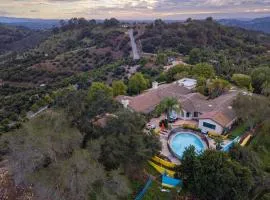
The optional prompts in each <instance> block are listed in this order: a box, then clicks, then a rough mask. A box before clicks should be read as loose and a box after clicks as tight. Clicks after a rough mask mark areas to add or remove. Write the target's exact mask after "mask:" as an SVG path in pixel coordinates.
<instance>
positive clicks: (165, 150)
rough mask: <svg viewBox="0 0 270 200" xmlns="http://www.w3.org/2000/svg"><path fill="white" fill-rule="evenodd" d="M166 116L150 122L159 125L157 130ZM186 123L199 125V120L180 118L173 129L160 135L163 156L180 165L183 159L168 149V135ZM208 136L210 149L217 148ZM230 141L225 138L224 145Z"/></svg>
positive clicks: (173, 124) (172, 125) (172, 124)
mask: <svg viewBox="0 0 270 200" xmlns="http://www.w3.org/2000/svg"><path fill="white" fill-rule="evenodd" d="M165 118H166V117H165V115H162V116H161V117H159V118H153V119H151V121H150V124H153V125H155V126H156V127H157V130H159V128H158V127H159V122H160V120H162V119H165ZM184 124H188V125H198V122H197V121H194V120H181V119H180V120H177V121H176V122H174V123H171V124H170V125H171V128H172V129H171V130H167V132H168V133H167V134H165V135H163V134H160V135H159V139H160V142H161V144H162V150H161V152H160V153H161V154H162V155H163V156H166V157H167V158H168V159H169V160H170V161H171V162H173V163H175V164H177V165H180V164H181V161H180V160H179V159H178V158H176V157H175V156H173V155H172V153H171V152H170V150H169V149H168V145H167V143H168V139H169V138H168V136H169V133H170V131H172V130H174V129H176V128H180V127H181V126H183V125H184ZM206 138H207V140H208V142H209V149H216V144H215V141H214V140H213V139H212V138H210V137H208V136H206ZM230 141H231V140H224V144H223V145H224V146H225V145H226V144H228V143H229V142H230Z"/></svg>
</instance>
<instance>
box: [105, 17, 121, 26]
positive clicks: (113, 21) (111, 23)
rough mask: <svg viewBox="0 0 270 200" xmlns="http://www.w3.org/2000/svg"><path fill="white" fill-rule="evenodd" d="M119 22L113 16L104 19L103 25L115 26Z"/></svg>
mask: <svg viewBox="0 0 270 200" xmlns="http://www.w3.org/2000/svg"><path fill="white" fill-rule="evenodd" d="M119 23H120V22H119V21H118V20H117V19H115V18H111V19H105V21H104V25H105V26H106V27H112V26H117V25H119Z"/></svg>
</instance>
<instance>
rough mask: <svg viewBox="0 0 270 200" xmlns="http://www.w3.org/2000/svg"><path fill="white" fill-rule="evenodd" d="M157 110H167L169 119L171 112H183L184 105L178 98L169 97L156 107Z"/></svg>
mask: <svg viewBox="0 0 270 200" xmlns="http://www.w3.org/2000/svg"><path fill="white" fill-rule="evenodd" d="M156 111H157V113H158V114H161V113H164V112H165V113H166V115H167V119H169V118H170V113H171V112H173V111H174V112H177V113H179V112H182V107H181V104H180V103H179V101H178V100H177V99H176V98H174V97H167V98H165V99H163V100H162V101H161V102H160V104H159V105H158V106H157V108H156Z"/></svg>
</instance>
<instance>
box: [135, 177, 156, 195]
mask: <svg viewBox="0 0 270 200" xmlns="http://www.w3.org/2000/svg"><path fill="white" fill-rule="evenodd" d="M152 182H153V180H152V178H151V177H149V178H148V180H147V182H146V184H145V186H144V188H143V189H142V190H141V191H140V193H139V194H138V195H137V197H136V198H135V200H141V199H142V198H143V196H144V194H145V192H146V191H147V190H148V188H149V187H150V186H151V184H152Z"/></svg>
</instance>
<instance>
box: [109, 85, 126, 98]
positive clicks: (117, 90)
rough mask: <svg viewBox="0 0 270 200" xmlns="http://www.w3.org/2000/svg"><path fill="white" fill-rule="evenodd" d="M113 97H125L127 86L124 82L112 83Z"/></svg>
mask: <svg viewBox="0 0 270 200" xmlns="http://www.w3.org/2000/svg"><path fill="white" fill-rule="evenodd" d="M112 89H113V96H115V97H116V96H118V95H124V94H126V92H127V86H126V85H125V83H124V82H123V81H114V82H113V83H112Z"/></svg>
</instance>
